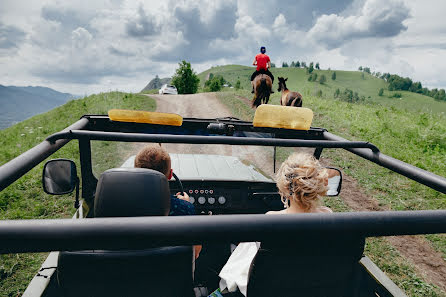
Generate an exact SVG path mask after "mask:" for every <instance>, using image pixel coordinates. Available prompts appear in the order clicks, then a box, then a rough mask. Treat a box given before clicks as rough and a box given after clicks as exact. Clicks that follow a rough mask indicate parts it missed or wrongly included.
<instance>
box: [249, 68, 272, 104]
mask: <svg viewBox="0 0 446 297" xmlns="http://www.w3.org/2000/svg"><path fill="white" fill-rule="evenodd" d="M252 83H253V85H254V97H253V98H252V107H255V108H257V107H259V105H260V104H262V103H263V104H268V101H269V95H270V94H271V89H272V88H273V82H272V80H271V77H269V76H268V75H266V74H259V75H257V76H256V77H255V78H254V80H253V81H252Z"/></svg>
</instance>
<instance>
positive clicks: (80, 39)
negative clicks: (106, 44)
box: [71, 27, 93, 49]
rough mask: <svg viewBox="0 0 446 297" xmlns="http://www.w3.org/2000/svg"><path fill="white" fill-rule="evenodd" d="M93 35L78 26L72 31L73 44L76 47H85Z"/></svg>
mask: <svg viewBox="0 0 446 297" xmlns="http://www.w3.org/2000/svg"><path fill="white" fill-rule="evenodd" d="M92 39H93V36H92V35H91V34H90V32H88V30H86V29H85V28H81V27H79V28H77V29H76V30H74V31H73V32H71V44H72V47H73V48H75V49H83V48H86V47H87V46H88V44H89V43H90V41H91V40H92Z"/></svg>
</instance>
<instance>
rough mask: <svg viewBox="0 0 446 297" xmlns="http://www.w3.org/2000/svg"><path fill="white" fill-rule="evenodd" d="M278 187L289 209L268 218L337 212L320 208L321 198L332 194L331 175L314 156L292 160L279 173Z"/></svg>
mask: <svg viewBox="0 0 446 297" xmlns="http://www.w3.org/2000/svg"><path fill="white" fill-rule="evenodd" d="M276 183H277V188H278V190H279V194H280V196H281V199H282V203H283V205H284V207H285V209H284V210H281V211H270V212H268V213H267V214H282V213H305V212H316V213H320V212H328V213H330V212H333V211H332V210H331V209H330V208H328V207H325V206H320V197H321V196H324V195H325V194H326V193H327V190H328V188H327V184H328V171H327V169H326V168H324V167H322V166H321V165H320V164H319V161H318V160H317V159H316V158H315V157H313V156H312V155H310V154H306V153H294V154H292V155H291V156H289V157H288V159H286V160H285V162H283V163H282V165H281V166H280V169H279V171H278V172H277V177H276Z"/></svg>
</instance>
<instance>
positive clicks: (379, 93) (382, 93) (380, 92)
mask: <svg viewBox="0 0 446 297" xmlns="http://www.w3.org/2000/svg"><path fill="white" fill-rule="evenodd" d="M382 95H384V89H383V88H381V89H379V92H378V96H382Z"/></svg>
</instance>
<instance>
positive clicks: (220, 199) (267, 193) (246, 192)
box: [170, 181, 283, 214]
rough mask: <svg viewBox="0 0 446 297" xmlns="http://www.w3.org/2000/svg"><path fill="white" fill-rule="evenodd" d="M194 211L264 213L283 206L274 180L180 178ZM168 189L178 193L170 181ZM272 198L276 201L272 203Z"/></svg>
mask: <svg viewBox="0 0 446 297" xmlns="http://www.w3.org/2000/svg"><path fill="white" fill-rule="evenodd" d="M182 183H183V189H184V191H185V192H186V193H187V194H188V195H189V198H190V202H191V203H192V204H193V205H194V206H195V209H196V211H197V214H208V213H212V214H231V213H232V214H237V213H239V214H241V213H265V212H266V211H268V210H277V207H281V208H283V205H282V204H281V202H280V196H278V194H277V189H276V185H275V184H274V183H249V182H230V181H229V182H226V181H213V182H210V181H182ZM170 187H171V192H172V193H177V192H178V191H179V189H178V188H176V184H175V183H174V182H172V181H171V183H170ZM271 201H273V202H277V203H278V204H276V203H273V204H271Z"/></svg>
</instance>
